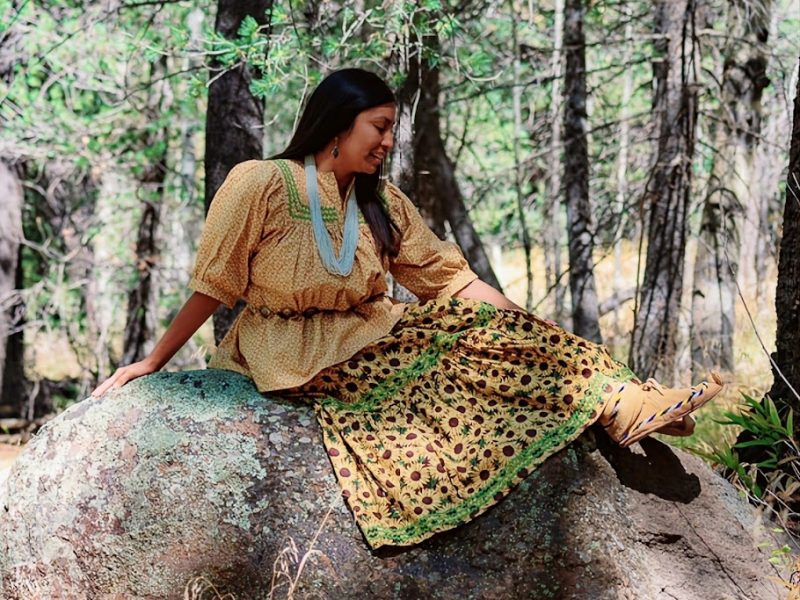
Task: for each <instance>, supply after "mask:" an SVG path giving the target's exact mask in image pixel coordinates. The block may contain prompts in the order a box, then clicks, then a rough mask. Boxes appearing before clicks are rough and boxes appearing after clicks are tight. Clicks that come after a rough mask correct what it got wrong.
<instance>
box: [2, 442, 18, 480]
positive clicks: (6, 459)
mask: <svg viewBox="0 0 800 600" xmlns="http://www.w3.org/2000/svg"><path fill="white" fill-rule="evenodd" d="M21 451H22V446H15V445H11V444H2V443H0V485H3V483H4V482H5V480H6V477H8V471H9V469H11V465H12V463H13V462H14V460H16V458H17V455H18V454H19V453H20V452H21Z"/></svg>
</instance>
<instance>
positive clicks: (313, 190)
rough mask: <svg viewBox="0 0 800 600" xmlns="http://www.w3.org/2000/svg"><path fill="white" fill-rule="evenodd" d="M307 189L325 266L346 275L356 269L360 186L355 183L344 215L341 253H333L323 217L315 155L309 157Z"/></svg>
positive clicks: (334, 273) (315, 238)
mask: <svg viewBox="0 0 800 600" xmlns="http://www.w3.org/2000/svg"><path fill="white" fill-rule="evenodd" d="M305 169H306V190H307V191H308V207H309V209H310V212H311V230H312V231H313V232H314V241H315V242H316V243H317V250H318V252H319V257H320V258H321V259H322V264H323V265H324V266H325V269H326V270H327V271H328V272H329V273H332V274H333V275H340V276H343V277H346V276H347V275H350V273H351V272H352V270H353V262H354V261H355V257H356V245H357V243H358V201H357V199H356V186H355V185H353V187H352V190H351V191H350V194H349V195H348V196H347V208H346V209H345V217H344V232H343V234H342V247H341V249H340V250H339V256H338V257H337V256H335V255H334V253H333V242H332V241H331V236H330V235H329V234H328V230H327V229H325V223H324V222H323V220H322V206H321V203H320V199H319V190H318V188H317V165H316V163H315V161H314V155H313V154H309V155H307V156H306V157H305Z"/></svg>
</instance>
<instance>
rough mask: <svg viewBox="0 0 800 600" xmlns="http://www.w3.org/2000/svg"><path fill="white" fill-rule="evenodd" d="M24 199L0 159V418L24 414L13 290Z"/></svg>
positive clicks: (19, 313) (18, 284)
mask: <svg viewBox="0 0 800 600" xmlns="http://www.w3.org/2000/svg"><path fill="white" fill-rule="evenodd" d="M23 200H24V196H23V193H22V185H21V184H20V182H19V179H18V177H17V175H16V174H15V173H14V172H13V171H12V170H11V169H10V168H9V167H8V166H7V165H6V164H5V163H4V162H2V161H0V417H3V416H7V417H17V418H23V417H24V416H25V415H24V405H25V396H26V394H25V373H24V370H23V349H24V347H23V334H22V331H21V330H20V329H19V325H20V323H21V320H22V318H23V316H24V306H23V304H22V301H21V300H20V298H19V296H18V292H17V291H16V290H19V289H21V288H22V261H21V256H20V248H21V242H22V237H23V236H22V205H23ZM15 329H17V331H14V330H15Z"/></svg>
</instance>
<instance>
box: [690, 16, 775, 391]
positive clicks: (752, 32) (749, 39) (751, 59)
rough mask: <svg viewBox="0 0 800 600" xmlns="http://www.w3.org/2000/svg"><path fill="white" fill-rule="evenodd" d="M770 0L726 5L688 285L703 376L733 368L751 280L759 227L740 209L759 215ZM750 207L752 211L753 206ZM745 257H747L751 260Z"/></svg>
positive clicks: (697, 366) (696, 367)
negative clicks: (709, 162)
mask: <svg viewBox="0 0 800 600" xmlns="http://www.w3.org/2000/svg"><path fill="white" fill-rule="evenodd" d="M769 11H770V2H769V0H764V1H763V2H761V3H759V7H758V9H755V8H754V7H753V6H752V3H750V2H745V1H744V0H735V1H733V2H731V3H730V4H729V7H728V26H727V32H728V35H729V37H728V39H727V42H726V43H725V47H724V48H723V52H722V54H723V56H722V59H723V64H724V66H723V72H722V80H721V90H720V95H721V103H720V109H719V111H718V114H717V117H718V119H717V125H716V132H715V133H716V134H715V136H714V137H715V140H716V143H715V144H714V145H715V148H716V152H715V154H714V158H713V160H714V162H713V166H712V171H711V181H710V189H709V192H708V194H707V197H706V200H705V206H704V208H703V220H702V224H701V226H700V236H699V243H698V247H697V258H696V259H695V267H694V283H693V288H692V342H691V343H692V369H693V371H694V372H695V375H702V374H704V373H705V371H706V369H707V368H708V367H718V368H721V369H723V370H726V371H732V370H733V367H734V360H733V355H734V353H733V333H734V326H735V322H736V318H735V307H736V297H737V288H736V278H737V275H738V274H740V261H739V256H740V246H741V245H742V244H744V247H745V248H746V249H751V250H748V252H750V254H749V256H748V255H747V254H745V255H743V256H742V258H743V260H744V263H743V264H742V267H743V269H742V272H741V275H745V272H747V273H748V275H746V276H744V277H740V281H741V283H744V280H745V279H747V280H753V279H754V277H753V275H752V271H753V269H754V266H755V265H754V263H753V260H752V259H753V255H754V254H755V246H756V244H755V239H752V238H753V237H754V236H756V237H757V235H758V228H757V226H755V227H753V226H751V227H748V228H746V229H747V230H750V231H751V234H746V229H745V228H743V221H744V216H745V213H747V214H749V218H750V219H751V220H752V221H755V222H757V221H758V208H757V206H755V205H756V202H757V200H758V194H757V190H756V189H754V188H753V186H752V183H753V179H754V178H753V161H754V159H755V153H756V149H757V146H758V139H759V135H760V133H761V96H762V92H763V90H764V88H765V87H766V86H767V85H768V84H769V79H767V76H766V68H767V52H768V48H767V47H766V41H767V36H768V31H769V27H768V24H769ZM751 206H752V207H753V208H752V210H751V208H750V207H751ZM748 259H749V260H748Z"/></svg>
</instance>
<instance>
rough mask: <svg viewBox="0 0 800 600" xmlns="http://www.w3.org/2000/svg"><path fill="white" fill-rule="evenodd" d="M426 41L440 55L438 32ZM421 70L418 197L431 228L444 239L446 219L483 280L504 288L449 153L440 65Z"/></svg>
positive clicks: (416, 136) (423, 66)
mask: <svg viewBox="0 0 800 600" xmlns="http://www.w3.org/2000/svg"><path fill="white" fill-rule="evenodd" d="M422 43H423V45H424V46H425V47H426V48H429V49H431V50H432V51H433V52H434V54H435V55H438V53H439V42H438V38H437V36H436V35H435V34H431V35H426V36H424V37H423V39H422ZM419 69H420V71H421V74H420V81H421V87H420V101H419V106H418V107H417V113H416V122H415V124H414V125H415V127H414V131H415V134H414V139H415V147H414V162H415V164H416V169H415V171H416V174H417V178H416V179H417V186H416V190H415V194H414V196H415V197H416V201H417V202H419V203H420V206H421V207H422V208H423V209H424V208H426V207H427V213H428V216H429V224H430V225H431V229H433V231H434V232H435V233H436V234H437V235H438V236H439V237H441V238H443V237H444V233H445V230H444V222H445V220H446V221H448V222H449V223H450V229H451V231H452V233H453V237H455V239H456V242H457V243H458V245H459V246H460V247H461V250H462V251H463V252H464V257H465V258H466V259H467V261H468V262H469V264H470V267H471V268H472V269H473V270H474V271H475V273H477V274H478V276H479V277H480V278H481V279H482V280H483V281H485V282H486V283H488V284H489V285H491V286H492V287H494V288H496V289H498V290H501V291H502V288H501V287H500V282H499V281H498V279H497V276H496V275H495V274H494V271H493V269H492V266H491V264H490V263H489V258H488V256H487V255H486V251H485V249H484V247H483V243H482V242H481V240H480V238H479V237H478V234H477V232H476V231H475V227H474V226H473V224H472V221H471V220H470V218H469V214H468V212H467V208H466V205H465V204H464V196H463V195H462V193H461V189H460V187H459V185H458V181H457V179H456V175H455V165H454V164H453V161H451V160H450V157H449V156H448V155H447V150H446V148H445V146H444V141H443V139H442V133H441V126H440V112H439V95H440V88H439V67H438V66H431V65H430V64H428V63H427V62H426V61H425V60H421V61H420V63H419ZM423 212H424V211H423Z"/></svg>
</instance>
